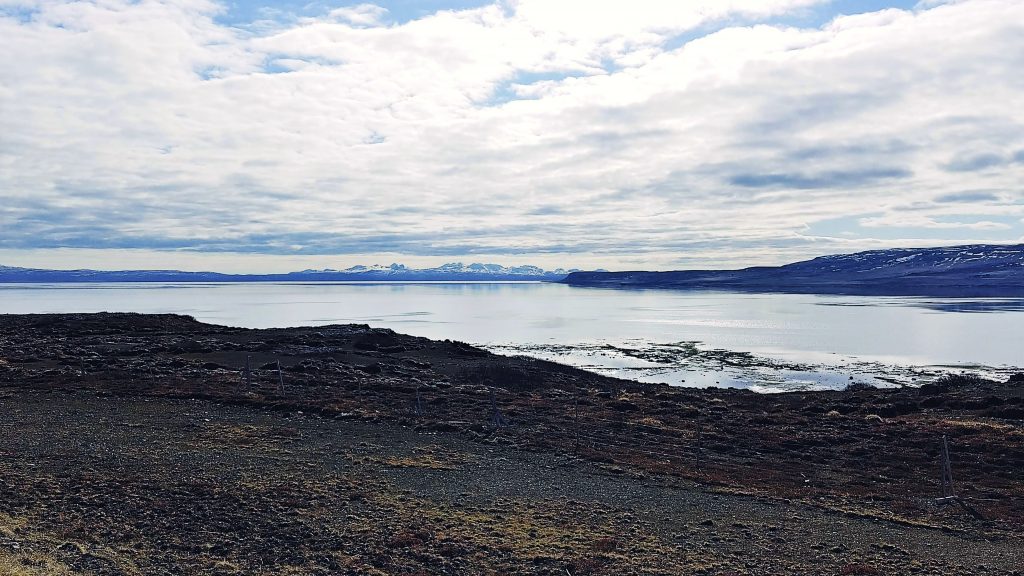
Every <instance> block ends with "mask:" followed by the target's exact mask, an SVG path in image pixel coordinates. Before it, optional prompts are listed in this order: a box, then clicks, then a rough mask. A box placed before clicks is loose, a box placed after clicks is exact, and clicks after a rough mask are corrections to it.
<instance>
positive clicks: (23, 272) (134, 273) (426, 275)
mask: <svg viewBox="0 0 1024 576" xmlns="http://www.w3.org/2000/svg"><path fill="white" fill-rule="evenodd" d="M574 271H575V270H562V269H557V270H550V271H549V270H544V269H542V268H538V267H536V266H512V267H506V266H501V265H499V264H462V263H461V262H453V263H449V264H445V265H443V266H439V267H437V268H409V267H407V266H405V265H403V264H391V265H390V266H379V265H378V266H353V267H351V268H346V269H344V270H334V269H330V268H327V269H323V270H302V271H301V272H288V273H285V274H222V273H219V272H183V271H181V270H118V271H106V270H44V269H38V268H13V267H9V266H0V283H3V282H12V283H13V282H18V283H25V282H41V283H49V282H403V281H404V282H410V281H420V282H430V281H463V282H465V281H474V280H476V281H498V280H500V281H516V280H535V281H536V280H548V281H553V280H561V279H562V278H564V277H565V276H566V274H569V273H570V272H574Z"/></svg>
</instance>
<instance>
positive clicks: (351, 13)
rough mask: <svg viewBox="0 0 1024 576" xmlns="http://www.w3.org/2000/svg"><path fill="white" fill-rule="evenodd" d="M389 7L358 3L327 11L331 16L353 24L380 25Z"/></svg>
mask: <svg viewBox="0 0 1024 576" xmlns="http://www.w3.org/2000/svg"><path fill="white" fill-rule="evenodd" d="M387 13H388V9H387V8H384V7H382V6H377V5H376V4H357V5H355V6H345V7H342V8H335V9H334V10H331V11H330V12H328V13H327V16H328V17H329V18H334V19H335V20H340V21H343V22H347V23H349V24H351V25H353V26H380V25H382V24H383V20H384V17H385V16H386V15H387Z"/></svg>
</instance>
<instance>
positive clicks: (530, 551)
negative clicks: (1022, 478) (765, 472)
mask: <svg viewBox="0 0 1024 576" xmlns="http://www.w3.org/2000/svg"><path fill="white" fill-rule="evenodd" d="M1022 566H1024V542H1022V541H1021V540H1019V539H1016V538H1012V537H1011V538H1002V539H993V540H991V541H990V540H985V539H983V538H981V537H980V536H978V535H977V534H975V535H973V536H972V535H970V534H966V533H962V532H956V531H942V530H937V529H932V528H924V527H914V526H908V525H905V524H900V523H892V522H887V521H882V520H877V519H870V518H861V517H856V516H851V515H846V514H842V513H839V512H835V511H830V510H828V509H824V508H819V507H815V506H811V505H808V504H806V503H787V502H785V501H782V500H777V501H776V500H770V499H765V498H755V497H749V496H743V495H736V494H731V493H723V492H716V491H714V490H711V489H709V488H707V487H702V486H698V485H695V484H693V483H692V482H688V481H683V480H678V479H666V478H664V477H657V476H642V475H639V474H637V473H635V472H632V471H630V470H627V469H622V468H618V467H615V466H608V465H601V464H595V463H591V462H582V461H578V460H575V459H573V458H571V457H567V456H561V455H555V454H547V453H538V452H528V451H523V450H520V449H518V448H516V447H513V446H507V445H503V444H500V443H485V442H477V441H471V440H469V439H467V438H466V437H465V436H463V435H460V434H456V433H421V432H416V431H413V430H410V429H408V428H402V427H400V426H396V425H394V424H370V423H355V422H348V421H339V420H332V419H327V418H322V417H317V416H312V415H302V414H292V415H284V414H281V413H273V412H266V411H262V410H259V409H253V408H244V407H234V406H223V405H218V404H213V403H210V402H205V401H188V400H165V399H152V398H117V397H97V396H95V395H93V394H90V393H85V392H77V393H36V392H25V391H5V392H4V391H0V573H11V574H26V575H34V574H60V573H62V571H64V572H65V573H76V574H77V573H83V574H97V575H108V574H110V575H113V574H146V575H149V574H225V575H227V574H296V575H297V574H427V573H429V574H511V573H522V574H558V575H561V576H564V575H565V574H572V575H577V574H708V575H714V574H722V575H724V574H1022V573H1024V572H1021V569H1022V568H1021V567H1022Z"/></svg>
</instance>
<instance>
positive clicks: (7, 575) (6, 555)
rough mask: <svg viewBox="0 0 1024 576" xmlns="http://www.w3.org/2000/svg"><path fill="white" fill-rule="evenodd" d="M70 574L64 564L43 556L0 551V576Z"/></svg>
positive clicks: (58, 575)
mask: <svg viewBox="0 0 1024 576" xmlns="http://www.w3.org/2000/svg"><path fill="white" fill-rule="evenodd" d="M71 573H72V572H71V569H70V568H68V566H67V565H66V564H64V563H62V562H60V561H58V560H55V559H54V558H50V557H48V556H46V555H44V554H39V553H34V552H32V553H19V552H9V551H7V550H4V549H0V574H2V575H3V576H65V575H70V574H71ZM79 574H82V573H81V572H79Z"/></svg>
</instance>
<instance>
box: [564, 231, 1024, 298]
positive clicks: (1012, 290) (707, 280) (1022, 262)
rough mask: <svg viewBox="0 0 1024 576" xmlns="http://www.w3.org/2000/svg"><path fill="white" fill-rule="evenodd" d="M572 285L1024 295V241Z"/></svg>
mask: <svg viewBox="0 0 1024 576" xmlns="http://www.w3.org/2000/svg"><path fill="white" fill-rule="evenodd" d="M562 282H563V283H565V284H569V285H571V286H597V287H608V288H675V289H689V290H738V291H750V292H793V293H813V294H855V295H894V296H897V295H920V296H946V297H960V296H962V297H978V296H992V297H998V296H1007V297H1010V296H1013V297H1021V296H1024V244H1017V245H991V244H982V245H970V246H949V247H941V248H898V249H891V250H872V251H868V252H857V253H855V254H840V255H834V256H821V257H819V258H814V259H813V260H805V261H802V262H795V263H792V264H786V265H784V266H759V267H753V268H744V269H741V270H679V271H672V272H644V271H633V272H573V273H570V274H569V275H568V276H566V277H565V279H564V280H562Z"/></svg>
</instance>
